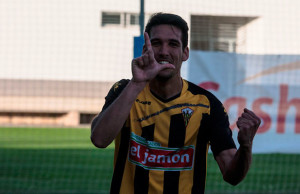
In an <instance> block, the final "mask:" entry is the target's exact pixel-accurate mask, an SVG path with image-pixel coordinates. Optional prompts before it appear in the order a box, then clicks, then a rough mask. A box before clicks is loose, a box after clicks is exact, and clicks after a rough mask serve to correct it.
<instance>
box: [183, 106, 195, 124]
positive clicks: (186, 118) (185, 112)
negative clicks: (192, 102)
mask: <svg viewBox="0 0 300 194" xmlns="http://www.w3.org/2000/svg"><path fill="white" fill-rule="evenodd" d="M181 112H182V115H183V119H184V124H185V127H186V126H187V125H188V124H189V121H190V118H191V117H192V114H193V112H194V111H193V110H192V109H190V108H184V109H182V110H181Z"/></svg>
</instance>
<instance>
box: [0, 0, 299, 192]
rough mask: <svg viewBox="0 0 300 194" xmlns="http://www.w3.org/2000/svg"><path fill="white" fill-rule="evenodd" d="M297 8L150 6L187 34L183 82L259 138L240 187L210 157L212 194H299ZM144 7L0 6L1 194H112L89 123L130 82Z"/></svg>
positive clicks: (81, 1) (109, 151)
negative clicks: (253, 126)
mask: <svg viewBox="0 0 300 194" xmlns="http://www.w3.org/2000/svg"><path fill="white" fill-rule="evenodd" d="M299 7H300V2H299V1H297V0H290V1H283V0H281V1H280V0H277V1H271V0H263V1H262V0H260V1H259V0H244V1H237V0H230V1H229V0H228V1H217V0H202V1H197V0H189V1H181V0H167V1H157V0H154V1H145V23H146V22H147V20H148V18H149V17H150V15H151V14H153V13H156V12H170V13H175V14H178V15H180V16H182V17H183V18H184V19H185V20H186V21H187V23H188V25H189V28H190V31H189V47H190V59H189V60H188V61H187V62H185V63H184V64H183V66H182V76H183V77H184V78H185V79H187V80H189V81H192V82H194V83H195V84H198V85H201V86H202V87H205V88H207V89H209V90H211V91H212V92H213V93H214V94H215V95H216V96H217V97H218V98H220V99H221V101H222V102H223V103H224V106H225V107H226V109H227V110H228V113H229V116H230V122H231V123H232V126H231V127H232V129H233V131H234V138H235V139H236V132H237V130H236V126H235V125H234V123H235V120H236V117H237V115H238V114H239V113H240V112H239V111H240V109H241V107H248V108H250V109H254V110H255V111H256V112H258V114H259V116H260V117H261V118H262V120H263V123H262V127H261V128H260V130H259V133H258V134H257V136H256V139H255V142H254V146H255V147H254V152H255V153H254V156H253V164H252V166H251V170H250V171H249V173H248V175H247V177H246V178H245V180H244V181H243V182H242V183H240V184H239V185H237V186H235V187H233V186H231V185H229V184H228V183H226V182H224V181H223V179H222V176H221V173H220V170H219V168H218V166H217V163H216V162H215V160H214V158H213V156H212V154H211V153H209V156H208V161H207V165H208V166H207V180H206V193H300V184H299V182H300V166H299V164H300V154H299V153H300V150H299V147H300V145H299V142H300V139H299V134H300V115H299V114H300V93H299V91H300V90H299V83H300V82H299V81H300V80H299V77H300V76H299V75H300V39H299V33H300V23H299V20H300V14H299ZM139 12H140V1H137V0H136V1H130V0H125V1H120V0H101V1H93V0H73V1H68V0H54V1H53V0H51V1H50V0H44V1H38V0H28V1H22V0H15V1H8V0H0V42H1V44H0V66H1V71H0V156H1V157H0V193H109V188H110V181H111V177H112V172H113V157H114V156H113V155H114V154H113V151H114V146H113V145H111V146H110V147H108V148H106V149H97V148H95V147H94V146H93V145H92V143H91V142H90V129H89V128H90V123H91V120H92V118H93V117H94V116H95V115H96V114H97V113H99V111H100V110H101V108H102V105H103V103H104V98H105V96H106V94H107V92H108V90H109V88H110V87H111V86H112V85H113V83H114V82H116V81H118V80H120V79H123V78H126V79H130V78H131V77H132V74H131V64H130V63H131V60H132V58H133V53H134V37H137V36H140V28H139Z"/></svg>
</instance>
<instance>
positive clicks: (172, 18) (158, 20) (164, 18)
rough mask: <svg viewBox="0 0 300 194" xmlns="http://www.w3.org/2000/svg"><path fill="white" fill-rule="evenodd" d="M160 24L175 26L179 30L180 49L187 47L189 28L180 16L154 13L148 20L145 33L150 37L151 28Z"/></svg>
mask: <svg viewBox="0 0 300 194" xmlns="http://www.w3.org/2000/svg"><path fill="white" fill-rule="evenodd" d="M162 24H169V25H172V26H175V27H177V28H179V29H180V30H181V34H182V35H181V41H182V49H184V48H185V47H187V45H188V30H189V27H188V25H187V23H186V21H185V20H184V19H182V18H181V17H180V16H178V15H175V14H170V13H161V12H160V13H155V14H153V15H152V16H151V18H150V19H149V21H148V23H147V25H146V28H145V32H147V33H148V34H149V36H150V31H151V29H152V27H154V26H157V25H162Z"/></svg>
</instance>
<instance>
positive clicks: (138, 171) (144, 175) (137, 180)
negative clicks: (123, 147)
mask: <svg viewBox="0 0 300 194" xmlns="http://www.w3.org/2000/svg"><path fill="white" fill-rule="evenodd" d="M154 126H155V125H154V124H153V125H149V126H146V127H143V128H142V137H143V138H145V139H146V140H148V141H153V139H154ZM148 188H149V170H146V169H144V168H143V167H140V166H136V168H135V175H134V193H136V194H144V193H148Z"/></svg>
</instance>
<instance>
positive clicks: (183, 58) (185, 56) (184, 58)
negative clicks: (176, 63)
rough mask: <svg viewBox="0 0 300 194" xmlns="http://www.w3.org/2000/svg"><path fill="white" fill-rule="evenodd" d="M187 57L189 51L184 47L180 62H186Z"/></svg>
mask: <svg viewBox="0 0 300 194" xmlns="http://www.w3.org/2000/svg"><path fill="white" fill-rule="evenodd" d="M189 56H190V49H189V47H185V48H184V49H183V55H182V61H186V60H188V59H189Z"/></svg>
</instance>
